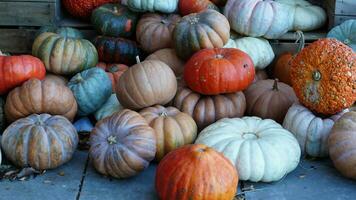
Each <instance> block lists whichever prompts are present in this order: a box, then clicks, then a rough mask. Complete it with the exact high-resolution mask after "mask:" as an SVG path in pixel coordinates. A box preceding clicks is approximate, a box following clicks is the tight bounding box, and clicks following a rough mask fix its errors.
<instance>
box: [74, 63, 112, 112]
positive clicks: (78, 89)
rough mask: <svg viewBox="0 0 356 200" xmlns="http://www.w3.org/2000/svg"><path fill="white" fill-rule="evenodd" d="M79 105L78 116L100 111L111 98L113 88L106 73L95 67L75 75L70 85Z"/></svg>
mask: <svg viewBox="0 0 356 200" xmlns="http://www.w3.org/2000/svg"><path fill="white" fill-rule="evenodd" d="M68 87H69V88H70V89H71V90H72V92H73V94H74V96H75V99H76V100H77V103H78V115H79V116H87V115H89V114H91V113H93V112H95V111H96V110H98V109H99V108H100V107H101V106H102V105H103V104H104V103H105V102H106V100H107V99H108V98H109V97H110V95H111V93H112V86H111V81H110V79H109V77H108V76H107V75H106V73H105V71H104V70H102V69H100V68H98V67H94V68H91V69H88V70H85V71H83V72H81V73H78V74H77V75H75V76H74V77H73V78H72V79H71V80H70V81H69V83H68Z"/></svg>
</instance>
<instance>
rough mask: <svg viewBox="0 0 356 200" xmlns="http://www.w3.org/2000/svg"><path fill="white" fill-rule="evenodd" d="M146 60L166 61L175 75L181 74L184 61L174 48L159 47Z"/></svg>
mask: <svg viewBox="0 0 356 200" xmlns="http://www.w3.org/2000/svg"><path fill="white" fill-rule="evenodd" d="M146 60H159V61H162V62H164V63H166V64H167V65H168V66H169V67H170V68H171V69H172V70H173V72H174V74H175V75H176V76H177V77H181V76H183V71H184V64H185V62H184V61H183V60H181V59H180V58H179V57H178V56H177V53H176V51H175V50H174V49H160V50H158V51H156V52H154V53H152V54H151V55H149V56H148V57H147V58H146Z"/></svg>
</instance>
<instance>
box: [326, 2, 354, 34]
mask: <svg viewBox="0 0 356 200" xmlns="http://www.w3.org/2000/svg"><path fill="white" fill-rule="evenodd" d="M324 7H325V8H326V11H327V14H328V18H329V24H328V28H329V29H331V28H333V27H334V26H337V25H339V24H342V23H343V22H344V21H346V20H349V19H355V20H356V0H325V3H324Z"/></svg>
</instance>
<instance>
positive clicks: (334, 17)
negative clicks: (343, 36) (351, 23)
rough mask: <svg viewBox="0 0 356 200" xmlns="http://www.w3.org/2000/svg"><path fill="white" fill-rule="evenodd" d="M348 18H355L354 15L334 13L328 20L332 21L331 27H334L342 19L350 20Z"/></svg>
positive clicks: (342, 20) (341, 21)
mask: <svg viewBox="0 0 356 200" xmlns="http://www.w3.org/2000/svg"><path fill="white" fill-rule="evenodd" d="M350 19H355V20H356V15H355V16H345V15H335V16H332V18H331V19H330V20H331V22H332V27H334V26H337V25H340V24H342V23H343V22H344V21H347V20H350ZM332 27H331V28H332Z"/></svg>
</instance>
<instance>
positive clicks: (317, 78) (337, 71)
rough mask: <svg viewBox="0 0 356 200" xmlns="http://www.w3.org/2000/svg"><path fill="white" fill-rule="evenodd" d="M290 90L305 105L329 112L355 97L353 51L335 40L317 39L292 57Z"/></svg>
mask: <svg viewBox="0 0 356 200" xmlns="http://www.w3.org/2000/svg"><path fill="white" fill-rule="evenodd" d="M290 75H291V77H293V78H292V85H293V89H294V91H295V93H296V95H297V97H298V99H299V101H300V102H301V103H302V104H304V105H305V106H306V107H307V108H309V109H310V110H312V111H315V112H317V113H320V114H324V115H332V114H335V113H337V112H340V111H342V110H343V109H345V108H348V107H350V106H351V105H352V104H353V103H354V101H355V100H356V54H355V53H354V52H353V50H352V49H351V48H350V47H348V46H346V45H344V44H343V43H341V42H339V41H337V40H335V39H329V38H325V39H320V40H318V41H316V42H313V43H312V44H310V45H309V46H308V47H306V48H304V49H303V50H302V51H301V52H300V53H299V54H298V55H297V56H296V57H295V59H293V61H292V64H291V69H290Z"/></svg>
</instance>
